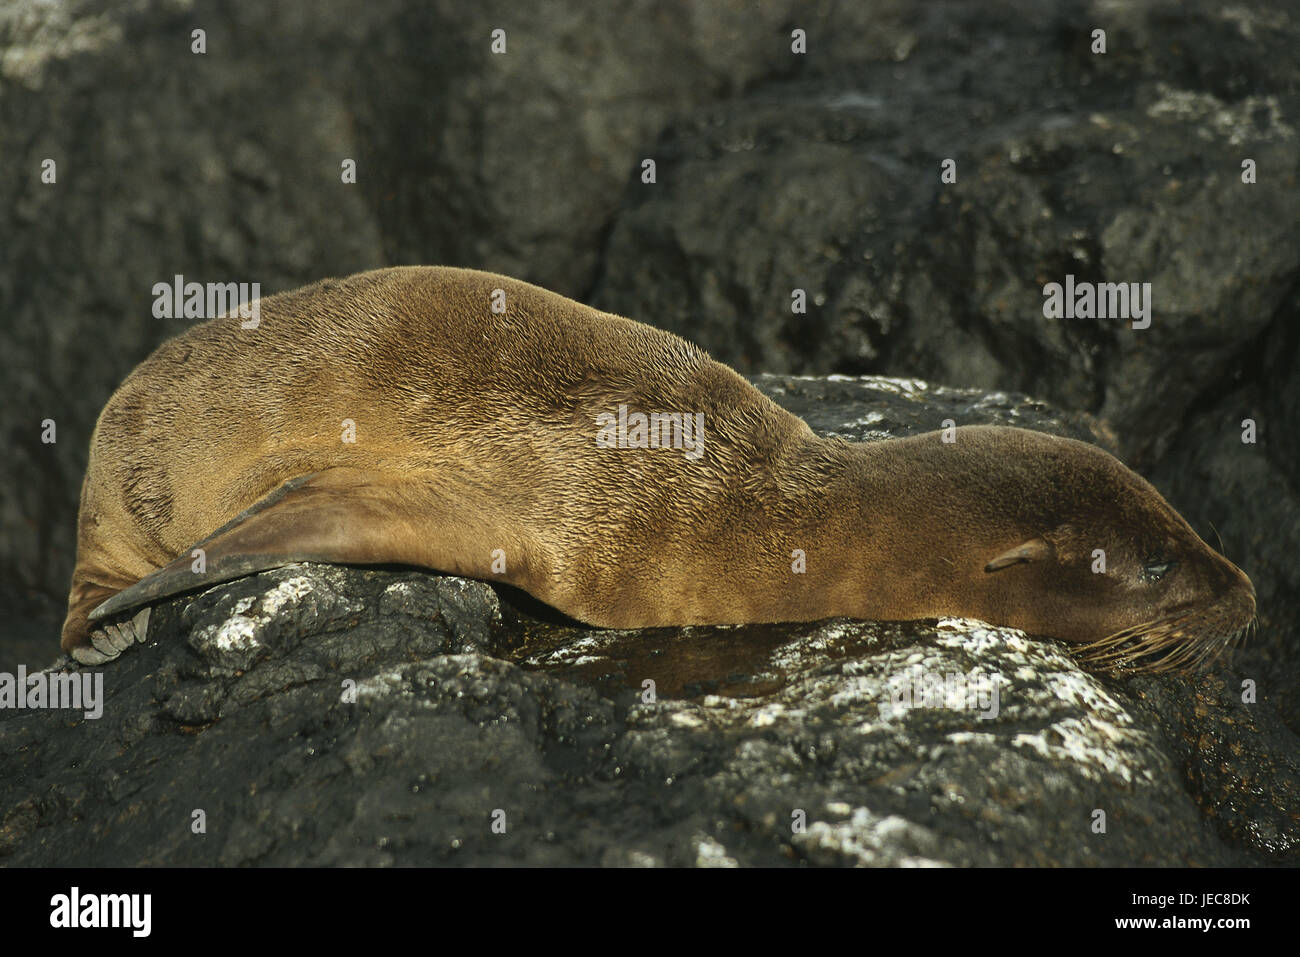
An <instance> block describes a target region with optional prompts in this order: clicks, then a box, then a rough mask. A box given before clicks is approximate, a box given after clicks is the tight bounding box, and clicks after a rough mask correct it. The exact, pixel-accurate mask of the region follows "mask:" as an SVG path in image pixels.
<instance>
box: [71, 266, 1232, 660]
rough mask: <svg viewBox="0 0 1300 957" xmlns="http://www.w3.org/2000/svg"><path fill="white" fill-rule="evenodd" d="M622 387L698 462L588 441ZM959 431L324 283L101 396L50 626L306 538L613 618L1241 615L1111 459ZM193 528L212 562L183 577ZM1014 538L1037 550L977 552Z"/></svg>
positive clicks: (569, 328) (524, 310)
mask: <svg viewBox="0 0 1300 957" xmlns="http://www.w3.org/2000/svg"><path fill="white" fill-rule="evenodd" d="M496 288H501V289H503V290H505V293H506V302H507V309H506V311H505V313H504V314H500V315H498V314H494V313H493V312H491V311H490V309H489V304H490V297H491V293H492V290H494V289H496ZM620 403H624V404H627V405H628V406H629V407H630V408H631V409H632V410H634V411H636V410H639V411H643V412H646V413H650V412H681V413H692V412H702V413H704V422H705V454H704V455H703V457H702V458H699V459H698V460H692V459H690V458H688V457H687V456H686V455H684V453H683V452H682V450H680V449H648V450H632V449H604V448H598V447H597V445H596V432H597V426H596V424H595V420H596V416H597V415H599V414H601V413H605V412H610V413H613V412H616V411H617V408H618V406H619V404H620ZM345 419H352V420H354V421H355V423H356V432H357V441H356V443H355V444H345V443H343V442H342V441H341V433H342V430H343V425H342V422H343V420H345ZM957 434H958V441H957V442H956V443H955V444H946V443H944V442H942V441H940V437H939V433H931V434H928V435H922V436H916V437H913V438H909V439H900V440H893V441H887V442H881V443H871V444H855V443H846V442H842V441H839V440H829V439H820V438H817V437H816V436H815V435H814V434H813V433H812V431H811V430H810V429H809V428H808V427H807V425H806V424H804V423H803V422H802V421H801V420H800V419H798V418H796V417H794V416H792V415H790V414H789V413H787V412H785V411H783V410H782V409H780V408H779V407H778V406H776V405H775V404H774V403H772V402H771V401H770V400H768V399H767V398H765V397H764V396H762V395H761V394H760V393H759V392H757V391H756V390H755V389H754V388H752V387H751V386H750V385H749V384H748V383H746V382H745V381H744V380H743V379H741V378H740V377H739V376H738V375H736V374H735V373H734V372H733V371H732V370H731V369H729V368H727V367H726V366H723V365H721V364H719V363H716V362H713V361H712V360H710V359H709V358H708V356H707V355H706V354H705V353H704V352H702V351H701V350H700V349H698V348H696V347H695V346H692V345H690V344H689V343H687V342H685V341H684V340H682V339H680V338H678V337H676V336H673V335H670V334H668V333H666V332H662V331H660V330H657V329H654V328H652V327H650V326H646V325H642V324H640V323H636V322H632V321H630V320H627V319H623V318H620V317H617V316H612V315H609V314H606V313H601V312H598V311H596V310H594V309H590V308H588V307H586V306H583V305H581V304H579V303H576V302H573V301H571V300H568V299H564V298H562V297H560V296H557V295H555V294H553V293H549V292H546V291H545V290H542V289H539V288H537V287H535V286H531V285H527V284H525V283H521V282H517V281H515V280H511V279H507V278H505V277H501V276H495V275H492V274H489V273H482V272H475V271H471V270H461V269H449V268H435V267H403V268H394V269H385V270H378V271H375V272H369V273H362V274H359V275H356V276H352V277H348V278H346V279H340V280H325V281H322V282H318V283H316V284H314V285H311V286H307V287H305V288H303V289H299V290H295V291H293V292H287V293H282V294H280V295H276V296H272V297H269V298H267V299H264V300H262V303H261V322H260V326H259V327H258V328H256V329H242V328H241V327H240V321H239V319H238V318H235V317H232V318H222V319H216V320H213V321H211V322H207V323H204V324H202V325H200V326H196V327H195V328H193V329H191V330H189V331H188V332H186V333H184V334H183V335H181V336H178V337H177V338H175V339H173V340H171V341H169V342H166V343H164V344H163V345H162V346H160V347H159V349H158V350H157V351H156V352H155V353H154V354H153V355H152V356H150V357H149V358H148V359H147V360H145V362H143V363H142V364H141V365H140V366H139V367H138V368H137V369H136V370H135V371H134V372H133V373H132V374H131V375H130V376H129V377H128V378H127V380H126V381H125V382H124V383H123V384H122V386H121V388H119V389H118V391H117V392H116V393H115V394H114V395H113V397H112V398H111V399H110V400H109V402H108V405H107V406H106V407H105V409H104V412H103V414H102V415H101V416H100V421H99V424H98V426H97V427H96V430H95V435H94V437H93V439H92V442H91V456H90V465H89V468H88V470H87V475H86V482H85V485H84V487H83V491H82V503H81V515H80V521H79V528H78V536H79V537H78V560H77V568H76V571H75V573H74V576H73V583H72V591H71V595H70V598H69V612H68V618H67V621H66V622H65V625H64V630H63V646H64V648H65V649H69V650H73V651H76V650H77V649H89V648H91V647H92V645H91V632H92V630H93V628H94V627H95V626H94V624H93V620H92V618H91V612H92V611H93V610H94V609H95V607H96V606H97V605H99V604H100V603H101V602H104V601H105V600H106V599H108V598H109V597H110V596H113V595H114V594H115V593H118V592H120V591H122V590H123V589H127V588H128V587H129V586H132V585H134V584H135V583H136V582H139V581H140V580H141V579H147V580H146V582H142V583H141V586H137V588H135V589H133V590H132V591H131V592H128V593H127V595H126V596H123V598H124V600H123V601H120V602H119V605H121V607H120V608H114V609H113V610H114V611H120V610H127V609H130V608H133V607H138V606H139V605H141V604H143V603H144V602H145V601H146V600H150V599H152V598H156V597H159V596H161V595H163V594H172V593H175V592H177V591H180V590H184V588H187V587H195V586H196V585H198V584H204V583H209V582H212V581H219V580H223V579H225V578H229V577H233V576H234V575H236V574H246V573H247V572H248V571H249V570H256V568H259V567H263V568H264V567H272V566H273V565H275V564H285V563H287V562H290V561H294V560H306V559H316V560H323V561H341V562H351V563H359V564H366V563H392V562H401V563H409V564H415V565H421V566H425V567H428V568H432V569H437V570H440V571H446V572H454V573H459V574H465V575H470V576H474V577H479V578H484V579H489V580H503V581H506V582H509V583H511V584H514V585H517V586H519V587H521V588H524V589H525V590H527V591H528V592H530V593H532V594H533V595H535V596H536V597H538V598H540V599H541V600H543V601H545V602H547V603H549V604H551V605H553V606H554V607H556V608H558V609H560V610H561V611H564V612H566V613H568V614H570V615H572V616H573V617H575V618H577V619H579V620H582V621H585V622H588V623H591V624H595V625H601V626H615V627H645V626H654V625H685V624H703V623H734V622H756V621H782V620H814V619H818V618H824V617H830V616H834V615H850V616H855V617H861V618H875V619H906V618H920V617H931V616H939V615H964V616H969V617H979V618H984V619H985V620H988V621H990V622H993V623H995V624H1005V625H1014V626H1016V627H1022V628H1026V629H1027V630H1030V631H1034V632H1037V633H1040V634H1047V635H1054V636H1056V637H1060V638H1064V639H1066V640H1070V641H1076V642H1089V641H1097V640H1100V639H1104V638H1105V637H1106V636H1108V635H1110V634H1112V633H1115V632H1117V631H1119V630H1121V629H1122V628H1129V629H1131V628H1133V627H1135V626H1139V625H1141V623H1142V622H1144V621H1154V620H1155V619H1156V617H1157V613H1158V612H1159V611H1160V610H1161V608H1162V607H1164V606H1165V605H1168V604H1169V603H1170V602H1174V603H1175V604H1176V603H1177V602H1178V601H1189V602H1193V603H1199V605H1200V606H1201V607H1204V608H1208V607H1211V606H1212V607H1214V608H1220V609H1226V610H1225V611H1224V612H1223V614H1222V615H1221V616H1219V618H1218V619H1215V620H1216V622H1217V621H1219V620H1220V619H1222V621H1221V622H1220V624H1222V625H1223V626H1224V627H1227V626H1232V627H1231V630H1232V631H1237V630H1239V629H1240V628H1241V627H1243V626H1244V625H1245V623H1246V622H1247V621H1249V620H1250V619H1251V618H1252V617H1253V614H1254V598H1253V590H1250V591H1249V601H1248V602H1247V590H1249V589H1250V585H1249V580H1248V579H1246V578H1245V576H1244V575H1243V574H1242V573H1241V572H1240V571H1239V570H1237V569H1236V568H1235V566H1232V565H1231V563H1229V562H1227V561H1226V560H1224V559H1223V558H1221V557H1220V556H1218V555H1217V554H1215V553H1214V552H1213V551H1212V550H1211V549H1209V547H1208V546H1206V545H1205V544H1204V543H1203V542H1201V540H1200V539H1199V538H1198V537H1197V536H1196V535H1195V533H1194V532H1193V531H1192V530H1191V528H1190V527H1189V526H1188V525H1187V523H1186V522H1185V521H1183V519H1182V518H1181V517H1180V516H1179V515H1178V514H1177V513H1176V512H1174V511H1173V509H1172V508H1170V507H1169V506H1168V504H1167V503H1165V502H1164V500H1163V499H1162V498H1161V497H1160V496H1159V494H1158V493H1157V492H1156V491H1155V490H1154V489H1153V488H1151V486H1150V485H1148V484H1147V483H1146V482H1144V481H1143V480H1142V479H1141V478H1140V477H1138V476H1137V475H1135V474H1133V473H1132V472H1130V471H1129V470H1127V469H1126V468H1124V466H1123V465H1121V464H1120V463H1119V462H1118V461H1116V460H1115V459H1113V458H1111V457H1110V456H1108V455H1106V454H1105V453H1104V452H1102V451H1100V450H1098V449H1095V448H1093V447H1092V446H1088V445H1086V444H1083V443H1079V442H1074V441H1071V440H1067V439H1061V438H1056V437H1052V436H1047V435H1042V434H1039V433H1033V432H1026V431H1023V430H1019V429H999V428H988V427H968V428H963V429H960V430H958V433H957ZM290 480H300V481H298V482H296V483H295V485H294V486H293V487H292V488H290V489H286V490H284V491H283V492H282V493H280V494H279V495H278V497H277V498H276V499H275V500H274V501H271V502H267V501H264V500H265V497H266V496H268V495H269V494H270V493H273V492H274V491H275V490H276V489H277V488H280V487H281V486H283V485H284V483H286V482H288V481H290ZM259 502H262V504H261V505H258V503H259ZM246 509H253V512H252V513H251V514H250V515H247V516H240V513H241V512H243V511H244V510H246ZM237 516H240V517H239V519H238V521H234V522H233V523H232V519H235V518H236V517H237ZM227 523H232V528H229V529H225V530H223V531H222V532H221V533H219V534H217V535H213V533H214V531H216V530H218V529H222V526H225V525H226V524H227ZM209 536H211V539H210V541H209V542H208V545H209V546H210V548H209V551H210V555H209V560H210V566H209V572H208V573H207V574H206V575H205V576H198V577H192V578H187V577H186V575H187V574H188V565H189V561H190V559H189V554H190V549H191V546H193V545H194V543H196V542H201V541H203V540H205V539H208V538H209ZM1026 541H1036V542H1037V545H1036V547H1035V548H1034V549H1031V550H1030V554H1032V555H1033V556H1035V558H1034V559H1033V560H1028V561H1024V560H1021V561H1016V562H1015V563H1013V564H1011V565H1009V566H1008V567H1006V568H1003V569H1001V570H998V571H995V572H986V571H985V570H984V569H985V565H986V564H987V563H988V562H989V561H990V560H992V559H993V558H995V557H996V556H998V555H1000V554H1002V553H1003V552H1006V551H1007V550H1008V549H1012V548H1015V547H1016V546H1019V545H1021V544H1022V543H1024V542H1026ZM1099 547H1100V548H1105V549H1106V550H1107V555H1108V558H1109V560H1110V562H1111V569H1113V571H1111V570H1109V569H1108V574H1107V575H1104V576H1096V575H1093V574H1092V573H1091V572H1090V571H1089V570H1087V567H1086V566H1087V563H1088V562H1090V560H1091V559H1090V555H1091V552H1092V549H1094V548H1099ZM494 549H502V550H503V551H504V553H505V556H506V564H507V571H506V573H505V574H504V575H496V574H493V572H492V568H491V562H492V552H493V550H494ZM796 549H801V550H803V551H804V552H805V553H806V556H807V572H806V573H804V574H793V573H792V568H791V564H792V561H793V559H792V557H791V553H792V551H794V550H796ZM1162 550H1163V551H1170V552H1171V554H1172V555H1173V557H1177V558H1179V559H1180V563H1181V564H1180V570H1183V571H1184V574H1183V575H1182V576H1181V578H1182V580H1181V581H1180V582H1178V583H1176V585H1177V588H1176V589H1175V590H1174V591H1170V589H1169V587H1165V588H1164V589H1162V590H1161V592H1160V594H1159V595H1157V594H1155V593H1153V592H1151V591H1150V589H1143V588H1138V587H1137V585H1138V584H1140V582H1138V576H1140V573H1141V567H1142V562H1143V561H1144V560H1145V559H1146V558H1147V557H1149V554H1154V553H1155V552H1161V551H1162ZM177 556H180V557H179V558H178V557H177ZM1037 556H1045V557H1042V558H1038V557H1037ZM174 560H175V561H174ZM213 562H215V566H216V567H215V568H214V567H213V564H212V563H213ZM223 563H224V564H223ZM1081 563H1082V564H1081ZM159 569H162V570H163V571H162V572H159V571H158V570H159ZM1085 573H1086V574H1085ZM151 575H152V576H153V577H152V578H148V576H151ZM149 585H152V586H153V587H152V588H150V587H146V586H149ZM1179 589H1181V590H1179ZM125 599H130V601H126V600H125ZM132 602H133V603H132ZM1162 602H1163V604H1162ZM109 607H112V606H111V605H110V606H109ZM1243 618H1244V620H1243ZM1184 640H1185V641H1188V640H1191V639H1190V638H1189V637H1187V636H1185V637H1184ZM94 647H100V645H99V644H98V643H96V644H95V645H94ZM108 656H111V654H110V655H108ZM79 657H83V660H96V656H95V655H94V654H93V653H87V654H86V655H79Z"/></svg>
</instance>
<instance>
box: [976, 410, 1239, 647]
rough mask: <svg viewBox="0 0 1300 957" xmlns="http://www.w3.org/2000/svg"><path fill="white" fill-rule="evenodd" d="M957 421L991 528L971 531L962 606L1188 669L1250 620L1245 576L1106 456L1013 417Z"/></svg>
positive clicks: (1085, 643)
mask: <svg viewBox="0 0 1300 957" xmlns="http://www.w3.org/2000/svg"><path fill="white" fill-rule="evenodd" d="M962 431H963V432H967V431H969V432H970V433H972V434H969V435H963V436H962V437H961V439H966V440H967V441H968V444H971V445H975V446H978V454H977V455H976V456H975V462H976V463H977V465H976V467H977V468H978V469H979V470H980V472H981V473H982V474H981V475H980V476H979V477H978V478H977V477H976V476H974V475H972V476H971V479H972V481H973V482H975V483H977V484H978V485H979V487H980V497H981V499H982V500H983V502H984V503H985V509H984V511H986V512H989V511H992V512H996V514H985V515H982V516H981V520H982V521H984V522H987V523H988V524H987V525H986V526H985V527H984V529H982V531H984V532H987V531H988V526H990V525H991V526H994V527H997V528H998V534H997V536H995V538H996V539H997V540H994V538H988V537H984V538H978V537H977V539H976V541H973V542H971V544H974V545H976V546H977V547H975V548H974V549H973V550H972V551H973V552H974V554H972V555H971V563H970V564H971V566H972V567H971V568H969V569H967V570H966V574H965V576H964V578H965V581H964V583H963V586H964V587H967V588H969V589H970V591H969V593H968V595H969V597H971V598H973V600H974V603H975V604H976V605H977V606H978V607H979V613H977V614H976V615H975V617H979V618H983V619H984V620H986V621H990V622H996V623H999V624H1008V625H1012V626H1014V627H1017V628H1021V629H1023V630H1025V631H1027V632H1030V633H1033V634H1039V635H1048V636H1052V637H1055V638H1060V639H1064V640H1065V641H1068V642H1071V643H1074V644H1076V645H1077V646H1078V647H1076V648H1074V649H1072V650H1073V651H1074V653H1075V655H1076V656H1077V657H1078V658H1079V659H1081V660H1082V661H1084V662H1086V663H1088V664H1090V665H1093V666H1096V667H1099V668H1103V669H1115V670H1131V671H1187V670H1192V669H1194V668H1196V667H1198V666H1199V665H1201V664H1202V663H1204V662H1207V661H1209V660H1211V659H1213V658H1214V657H1216V656H1217V655H1219V654H1220V653H1221V652H1223V651H1224V650H1225V649H1227V648H1228V647H1230V646H1231V645H1233V644H1234V643H1236V642H1237V641H1238V640H1240V639H1241V638H1242V637H1244V635H1245V633H1246V631H1247V630H1248V628H1249V627H1250V626H1252V625H1253V623H1254V620H1255V589H1254V586H1253V585H1252V584H1251V581H1250V579H1249V578H1248V577H1247V576H1246V575H1245V573H1243V572H1242V571H1241V569H1239V568H1238V567H1237V566H1236V565H1234V564H1233V563H1232V562H1230V561H1228V560H1227V559H1226V558H1224V557H1223V556H1222V555H1220V554H1219V553H1217V552H1216V551H1214V549H1212V548H1211V547H1210V546H1209V545H1207V544H1206V543H1205V542H1204V541H1203V540H1202V539H1201V538H1200V536H1199V535H1197V534H1196V532H1195V531H1194V530H1193V529H1192V527H1191V526H1190V525H1189V524H1188V523H1187V521H1186V520H1185V519H1184V518H1183V517H1182V516H1181V515H1179V514H1178V512H1177V511H1175V510H1174V508H1173V507H1171V506H1170V505H1169V503H1168V502H1166V501H1165V499H1164V498H1163V497H1162V496H1161V495H1160V493H1159V492H1157V491H1156V489H1155V488H1154V487H1153V486H1152V485H1151V484H1150V483H1149V482H1147V481H1146V480H1145V479H1143V478H1142V477H1141V476H1140V475H1138V474H1136V473H1135V472H1133V471H1132V470H1130V469H1129V468H1127V467H1126V466H1124V465H1123V464H1122V463H1121V462H1120V461H1119V460H1118V459H1116V458H1114V457H1113V456H1111V455H1109V454H1108V453H1106V452H1105V451H1103V450H1101V449H1099V448H1096V447H1095V446H1091V445H1088V444H1086V443H1083V442H1076V441H1073V440H1070V439H1062V438H1058V437H1054V436H1048V435H1044V434H1041V433H1035V432H1027V431H1024V430H1020V429H987V430H986V429H978V430H962ZM961 439H959V441H958V444H960V443H961ZM990 453H991V454H990ZM989 502H993V503H997V504H996V507H995V508H994V509H988V507H987V503H989Z"/></svg>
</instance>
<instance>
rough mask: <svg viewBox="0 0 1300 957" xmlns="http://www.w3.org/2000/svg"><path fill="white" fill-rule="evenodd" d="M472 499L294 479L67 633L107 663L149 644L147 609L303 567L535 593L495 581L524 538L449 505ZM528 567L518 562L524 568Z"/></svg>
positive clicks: (351, 481) (470, 506)
mask: <svg viewBox="0 0 1300 957" xmlns="http://www.w3.org/2000/svg"><path fill="white" fill-rule="evenodd" d="M466 494H468V493H467V492H466V491H465V490H462V489H457V491H456V494H455V496H452V495H451V494H449V493H446V492H441V491H439V490H438V489H437V488H435V486H434V484H433V483H432V481H431V480H430V479H429V478H424V479H422V480H421V481H411V480H404V479H398V478H397V477H395V476H392V475H389V474H386V473H374V472H365V471H361V470H359V469H348V468H336V469H327V470H325V471H322V472H315V473H313V474H311V475H306V476H302V477H299V478H295V479H291V480H290V481H288V482H285V483H284V484H283V485H281V486H280V487H279V488H277V489H276V490H275V491H274V492H272V493H271V494H269V495H267V496H266V497H265V498H263V499H261V500H260V501H259V502H257V503H256V504H254V505H253V506H252V507H251V508H248V509H246V510H245V511H243V512H241V513H240V514H239V515H237V516H235V517H234V518H233V519H231V520H230V521H229V522H227V523H226V524H225V525H223V526H222V527H221V528H219V529H217V531H215V532H214V533H212V534H211V535H209V536H208V537H207V538H205V539H203V540H202V541H201V542H199V543H198V544H196V545H194V546H193V547H192V548H190V549H187V550H186V551H185V553H184V554H182V555H181V556H179V557H178V558H177V559H175V560H174V561H172V562H171V563H170V564H168V565H166V566H164V567H163V568H160V569H158V570H157V571H155V572H153V573H152V574H149V575H147V576H145V577H144V578H142V579H141V580H140V581H138V582H136V583H135V584H134V585H131V586H130V587H129V588H126V589H123V590H122V591H120V592H118V593H117V594H115V595H113V596H112V597H111V598H109V599H108V600H107V601H104V602H103V603H102V604H99V605H98V606H97V607H95V608H94V610H92V611H91V612H90V613H89V616H88V625H89V632H88V633H87V634H85V635H84V636H83V637H81V638H80V640H78V639H77V638H76V637H74V638H73V639H72V641H69V635H68V633H67V632H66V631H65V634H64V647H65V649H67V650H68V651H69V652H70V653H71V654H72V655H73V657H74V658H76V659H77V660H78V661H80V662H82V663H83V664H101V663H102V662H104V661H107V660H110V659H112V658H116V657H117V655H118V654H120V653H121V652H122V651H123V650H125V649H126V648H127V647H129V646H130V644H131V643H132V641H143V640H144V637H145V632H146V630H147V626H148V610H147V608H145V607H144V606H146V605H149V604H152V603H154V602H156V601H158V600H160V599H163V598H168V597H170V596H173V595H179V594H182V593H184V592H188V591H193V590H195V589H198V588H206V587H209V586H211V585H216V584H220V583H222V582H228V581H234V580H235V579H237V578H243V577H245V576H247V575H251V574H254V573H255V572H260V571H266V570H268V569H272V568H280V567H282V566H284V565H292V564H294V563H296V562H324V563H329V564H345V565H377V564H406V565H419V566H422V567H425V568H432V569H435V570H438V571H444V572H448V573H451V574H461V575H469V576H471V577H477V578H496V579H498V580H504V581H507V582H510V583H512V584H520V585H522V587H527V586H526V584H524V583H522V582H520V581H518V580H517V579H518V575H492V574H491V572H490V560H491V559H490V554H491V552H490V550H491V549H493V548H504V549H511V550H513V551H514V554H515V555H516V556H519V555H522V553H523V550H524V549H523V545H522V542H520V541H519V539H518V537H517V535H511V536H509V538H510V540H509V541H505V540H503V538H505V537H506V536H503V535H502V534H501V532H500V530H499V529H497V528H495V527H494V523H493V522H491V521H489V520H488V516H490V515H491V514H492V512H491V506H490V505H487V504H486V503H482V502H479V503H470V502H466V501H463V500H462V501H458V502H456V503H454V504H453V503H451V502H450V501H449V499H451V498H453V497H456V498H460V499H463V498H464V496H465V495H466ZM200 552H201V559H202V560H201V561H200V555H199V553H200ZM525 564H526V563H524V562H515V563H514V570H516V571H518V570H521V569H522V567H523V566H524V565H525ZM142 608H144V613H143V617H142V616H141V614H140V613H139V612H140V609H142ZM131 615H134V617H131V618H130V620H129V621H123V619H124V618H126V617H127V616H131Z"/></svg>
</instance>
